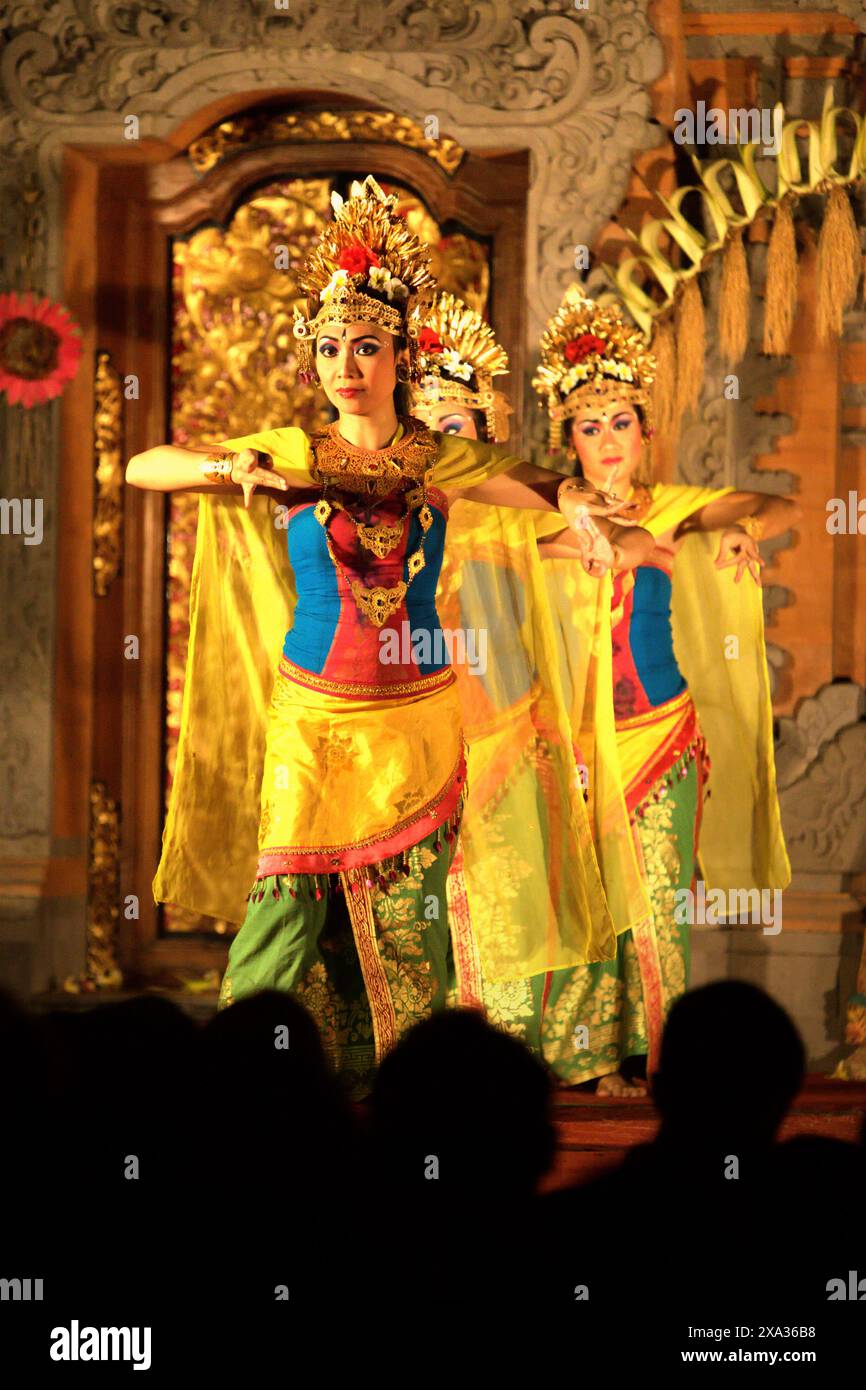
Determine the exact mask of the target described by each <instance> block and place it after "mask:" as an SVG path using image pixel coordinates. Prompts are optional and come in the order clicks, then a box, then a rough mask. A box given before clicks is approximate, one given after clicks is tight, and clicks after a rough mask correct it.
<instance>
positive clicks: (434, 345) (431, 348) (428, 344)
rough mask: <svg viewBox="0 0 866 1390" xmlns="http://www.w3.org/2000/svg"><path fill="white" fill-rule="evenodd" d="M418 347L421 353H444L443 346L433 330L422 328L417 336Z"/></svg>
mask: <svg viewBox="0 0 866 1390" xmlns="http://www.w3.org/2000/svg"><path fill="white" fill-rule="evenodd" d="M418 347H419V348H420V350H421V352H444V351H445V344H444V343H443V341H442V339H441V338H440V337H439V334H438V333H437V332H436V330H435V328H422V329H421V332H420V333H419V334H418Z"/></svg>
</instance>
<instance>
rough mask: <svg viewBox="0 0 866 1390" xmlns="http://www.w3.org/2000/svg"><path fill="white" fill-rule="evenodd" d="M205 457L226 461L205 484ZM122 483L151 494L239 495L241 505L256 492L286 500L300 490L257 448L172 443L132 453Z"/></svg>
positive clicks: (299, 493)
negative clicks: (218, 474) (233, 449)
mask: <svg viewBox="0 0 866 1390" xmlns="http://www.w3.org/2000/svg"><path fill="white" fill-rule="evenodd" d="M207 458H221V459H225V460H229V461H230V464H229V467H228V471H227V472H226V473H225V476H224V477H223V478H222V479H221V480H220V481H218V482H212V481H209V480H208V479H207V478H206V477H205V475H204V473H203V472H202V465H203V464H204V462H205V459H207ZM126 481H127V482H128V483H130V484H131V486H132V487H141V488H147V489H150V490H151V491H153V492H222V493H238V492H241V493H243V497H244V506H245V507H249V505H250V498H251V497H252V495H253V493H254V492H255V491H256V490H258V491H260V492H265V493H267V494H268V495H269V496H272V497H279V498H280V499H281V500H282V501H287V500H290V499H291V498H293V497H294V496H295V495H297V496H302V495H304V493H305V492H306V491H307V489H304V488H298V487H292V486H291V485H290V484H289V483H288V482H287V481H286V479H285V478H284V477H282V475H281V474H279V473H278V472H277V471H276V469H275V468H274V466H273V462H272V460H271V458H270V455H269V454H265V453H262V452H261V451H260V450H258V449H244V450H242V452H241V453H239V454H233V453H230V452H228V451H227V450H225V449H220V448H218V447H213V448H210V449H207V448H204V447H201V448H190V449H187V448H183V449H182V448H180V447H179V446H178V445H176V444H158V445H157V446H156V447H155V448H153V449H146V450H145V451H144V453H141V454H135V455H134V456H133V457H132V458H131V459H130V460H129V463H128V464H127V465H126Z"/></svg>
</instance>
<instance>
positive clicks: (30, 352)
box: [0, 290, 81, 409]
mask: <svg viewBox="0 0 866 1390" xmlns="http://www.w3.org/2000/svg"><path fill="white" fill-rule="evenodd" d="M80 334H81V329H80V328H79V327H78V324H77V323H75V322H74V320H73V319H71V318H70V316H69V310H68V309H64V308H63V306H62V305H61V304H55V303H53V301H52V300H50V299H39V300H37V299H36V298H35V296H34V295H33V294H32V293H31V292H30V291H29V290H28V292H27V294H25V295H22V296H21V297H20V298H19V296H18V295H17V294H15V293H14V291H13V292H11V293H9V294H0V391H5V392H6V396H7V399H8V400H9V402H10V404H12V405H23V406H25V407H27V408H28V409H29V407H30V406H34V405H41V404H42V403H43V401H50V400H53V399H54V397H55V396H59V395H60V394H61V392H62V390H63V388H64V386H65V385H66V383H67V382H68V381H71V380H72V378H73V377H74V376H75V373H76V371H77V370H78V361H79V358H80V357H81V340H80Z"/></svg>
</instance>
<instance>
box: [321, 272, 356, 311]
mask: <svg viewBox="0 0 866 1390" xmlns="http://www.w3.org/2000/svg"><path fill="white" fill-rule="evenodd" d="M348 283H349V276H348V274H347V273H346V271H345V270H335V271H334V273H333V275H332V276H331V278H330V280H329V281H328V283H327V285H326V286H325V288H324V289H323V290H322V293H321V295H320V296H319V298H320V299H321V300H322V302H323V303H324V301H325V300H326V299H331V298H332V296H333V295H334V294H336V292H337V290H339V289H342V288H343V286H344V285H348Z"/></svg>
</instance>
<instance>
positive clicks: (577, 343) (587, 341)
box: [565, 333, 607, 362]
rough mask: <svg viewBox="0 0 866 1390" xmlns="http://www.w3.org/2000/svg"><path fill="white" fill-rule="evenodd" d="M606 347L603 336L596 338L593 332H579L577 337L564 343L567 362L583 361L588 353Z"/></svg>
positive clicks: (600, 350) (599, 350)
mask: <svg viewBox="0 0 866 1390" xmlns="http://www.w3.org/2000/svg"><path fill="white" fill-rule="evenodd" d="M606 347H607V344H606V342H605V341H604V338H597V337H596V336H595V334H594V333H581V335H580V337H579V338H572V339H571V341H570V342H568V343H566V345H565V355H566V357H567V358H568V360H569V362H585V361H586V359H587V357H589V355H590V353H593V352H602V351H603V350H604V348H606Z"/></svg>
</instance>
